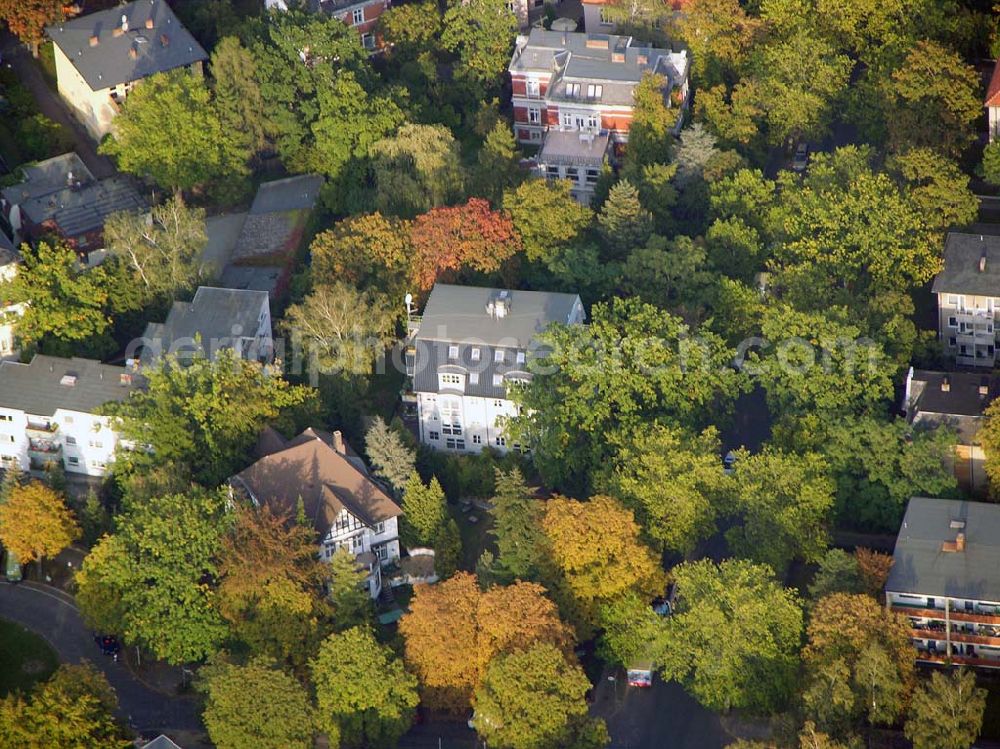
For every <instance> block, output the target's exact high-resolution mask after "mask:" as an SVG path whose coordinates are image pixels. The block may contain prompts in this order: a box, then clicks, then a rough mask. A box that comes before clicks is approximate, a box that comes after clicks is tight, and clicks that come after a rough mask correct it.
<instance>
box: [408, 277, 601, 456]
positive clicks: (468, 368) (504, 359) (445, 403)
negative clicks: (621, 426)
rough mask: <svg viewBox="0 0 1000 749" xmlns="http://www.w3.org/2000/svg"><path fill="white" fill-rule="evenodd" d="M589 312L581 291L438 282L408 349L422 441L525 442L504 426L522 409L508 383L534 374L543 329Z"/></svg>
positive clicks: (461, 445)
mask: <svg viewBox="0 0 1000 749" xmlns="http://www.w3.org/2000/svg"><path fill="white" fill-rule="evenodd" d="M584 318H585V315H584V310H583V304H582V303H581V301H580V297H579V296H577V295H576V294H559V293H553V292H546V291H509V290H501V289H491V288H486V287H480V286H454V285H451V284H442V283H439V284H435V286H434V288H433V290H432V291H431V294H430V297H429V298H428V299H427V304H426V305H425V307H424V313H423V315H422V317H421V318H420V319H419V322H418V323H416V327H417V329H416V332H415V333H413V334H412V336H411V338H410V341H409V344H408V350H407V368H408V370H409V375H410V376H411V378H412V390H413V394H414V398H415V399H416V404H417V416H418V418H419V423H420V441H421V442H423V443H424V444H427V445H430V446H431V447H435V448H438V449H444V450H454V451H457V452H480V451H481V450H482V449H483V448H485V447H492V448H494V449H496V450H500V451H502V452H505V451H506V450H508V449H510V448H515V449H521V446H520V445H514V444H508V440H507V435H506V433H505V429H504V427H505V422H506V420H508V419H510V418H511V417H513V416H515V415H516V414H517V405H516V404H515V403H514V401H513V400H511V399H510V398H509V397H508V393H507V387H508V385H510V384H511V383H514V382H523V381H526V380H529V379H530V378H531V373H530V371H529V359H530V357H531V355H532V354H533V353H534V350H535V347H536V342H535V336H536V335H537V334H538V333H540V332H542V331H543V330H544V329H545V328H546V327H548V326H549V325H550V324H552V323H563V324H566V325H574V324H581V323H583V322H584ZM414 322H416V321H412V320H411V324H414Z"/></svg>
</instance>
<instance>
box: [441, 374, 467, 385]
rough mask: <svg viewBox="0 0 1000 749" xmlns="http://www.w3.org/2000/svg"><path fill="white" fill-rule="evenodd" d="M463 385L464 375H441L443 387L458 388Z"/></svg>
mask: <svg viewBox="0 0 1000 749" xmlns="http://www.w3.org/2000/svg"><path fill="white" fill-rule="evenodd" d="M461 384H462V375H457V374H443V375H441V387H448V386H451V387H458V386H460V385H461Z"/></svg>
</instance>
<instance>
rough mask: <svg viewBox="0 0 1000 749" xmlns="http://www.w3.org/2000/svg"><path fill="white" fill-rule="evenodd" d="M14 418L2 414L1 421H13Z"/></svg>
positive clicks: (0, 415)
mask: <svg viewBox="0 0 1000 749" xmlns="http://www.w3.org/2000/svg"><path fill="white" fill-rule="evenodd" d="M13 420H14V417H13V416H11V415H10V414H0V421H13Z"/></svg>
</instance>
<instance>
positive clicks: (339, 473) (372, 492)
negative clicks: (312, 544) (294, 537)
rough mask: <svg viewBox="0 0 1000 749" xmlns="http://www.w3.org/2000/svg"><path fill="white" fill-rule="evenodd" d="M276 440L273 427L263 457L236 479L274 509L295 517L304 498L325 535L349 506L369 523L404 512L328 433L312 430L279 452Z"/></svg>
mask: <svg viewBox="0 0 1000 749" xmlns="http://www.w3.org/2000/svg"><path fill="white" fill-rule="evenodd" d="M324 437H326V439H324ZM275 438H277V439H280V435H278V434H277V432H274V431H273V430H270V431H269V432H267V433H266V434H262V435H261V439H260V440H259V442H258V449H259V450H261V449H262V448H263V452H265V454H264V456H263V457H262V458H261V459H260V460H258V461H257V462H256V463H254V464H253V465H252V466H250V467H249V468H247V469H246V470H244V471H241V472H240V473H238V474H236V476H234V477H233V479H232V481H233V483H234V484H236V485H237V486H239V485H242V486H243V487H244V488H246V489H247V490H248V491H249V492H250V493H251V494H253V496H254V497H255V498H256V499H257V501H259V502H262V503H266V504H267V505H269V506H270V507H271V509H272V510H274V511H275V512H281V513H287V514H289V515H294V514H295V510H296V505H297V504H298V500H299V497H301V498H302V503H303V505H304V506H305V511H306V516H307V517H308V518H309V519H310V520H311V521H312V523H313V527H314V528H315V529H316V530H317V531H318V532H319V533H323V534H325V533H327V531H329V530H330V526H331V525H333V522H334V520H335V519H336V518H337V516H338V515H339V514H340V511H341V510H342V509H345V508H346V509H347V511H348V512H350V513H351V514H352V515H354V516H355V517H357V518H358V519H359V520H361V521H362V522H363V523H365V524H367V525H374V524H375V523H378V522H381V521H383V520H387V519H389V518H393V517H396V516H398V515H401V514H402V513H403V511H402V509H400V507H399V505H397V504H396V503H395V502H393V501H392V499H390V498H389V496H388V495H386V494H385V492H384V491H382V489H381V488H380V487H379V486H378V484H376V483H375V482H374V481H372V480H371V479H370V478H369V477H368V476H367V475H366V474H365V473H364V471H362V470H361V469H360V468H359V467H358V466H357V465H356V459H352V458H351V457H350V456H349V455H342V454H341V453H339V452H337V451H336V450H335V449H334V448H333V447H332V446H331V445H332V443H333V439H332V436H331V435H329V434H328V433H325V432H320V431H318V430H312V429H307V430H306V431H304V432H303V433H302V434H300V435H299V436H297V437H295V438H294V439H292V440H290V441H288V442H287V443H285V446H284V448H283V449H279V450H276V451H275V450H273V448H274V446H275V445H276V440H275Z"/></svg>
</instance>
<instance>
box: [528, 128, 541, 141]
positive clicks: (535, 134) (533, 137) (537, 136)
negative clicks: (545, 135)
mask: <svg viewBox="0 0 1000 749" xmlns="http://www.w3.org/2000/svg"><path fill="white" fill-rule="evenodd" d="M528 137H529V138H530V139H531V140H541V139H542V134H541V133H540V132H538V131H537V130H532V131H531V132H530V133H528Z"/></svg>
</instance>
